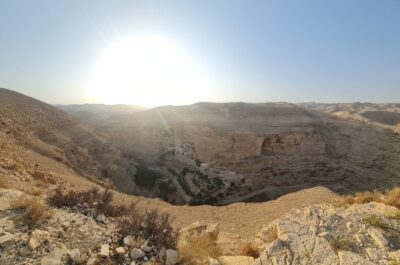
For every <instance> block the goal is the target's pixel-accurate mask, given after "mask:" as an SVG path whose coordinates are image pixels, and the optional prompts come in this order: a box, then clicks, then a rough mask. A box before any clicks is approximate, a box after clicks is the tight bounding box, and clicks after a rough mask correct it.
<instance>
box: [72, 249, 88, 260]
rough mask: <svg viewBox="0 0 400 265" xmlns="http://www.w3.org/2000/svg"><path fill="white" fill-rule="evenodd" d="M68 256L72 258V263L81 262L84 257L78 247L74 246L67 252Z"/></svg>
mask: <svg viewBox="0 0 400 265" xmlns="http://www.w3.org/2000/svg"><path fill="white" fill-rule="evenodd" d="M69 258H70V259H71V260H72V263H73V264H83V263H84V262H85V261H86V259H85V257H84V256H82V255H81V252H80V251H79V249H78V248H74V249H73V250H71V251H70V252H69Z"/></svg>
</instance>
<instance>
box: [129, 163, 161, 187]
mask: <svg viewBox="0 0 400 265" xmlns="http://www.w3.org/2000/svg"><path fill="white" fill-rule="evenodd" d="M158 179H160V175H159V174H158V173H157V172H155V171H154V170H151V169H149V168H147V167H146V166H145V165H139V167H138V168H137V172H136V175H135V183H136V184H137V185H139V186H140V187H143V188H145V189H153V188H154V187H155V185H156V181H157V180H158Z"/></svg>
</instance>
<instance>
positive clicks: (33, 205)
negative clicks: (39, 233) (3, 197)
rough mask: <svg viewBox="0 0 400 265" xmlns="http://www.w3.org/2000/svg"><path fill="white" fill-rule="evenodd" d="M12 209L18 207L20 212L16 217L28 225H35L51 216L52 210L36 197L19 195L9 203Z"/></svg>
mask: <svg viewBox="0 0 400 265" xmlns="http://www.w3.org/2000/svg"><path fill="white" fill-rule="evenodd" d="M11 207H12V208H13V209H19V210H21V211H22V214H21V215H20V216H19V217H18V218H17V219H16V220H17V221H20V222H22V223H24V224H27V225H28V226H29V227H31V228H32V227H35V226H38V225H40V224H41V223H43V222H44V221H46V220H47V219H49V218H50V217H51V216H52V214H53V213H52V211H51V210H50V209H49V207H47V205H45V204H43V203H42V202H41V201H40V200H39V199H37V198H29V197H28V196H25V195H21V196H19V197H17V198H16V199H14V201H12V203H11Z"/></svg>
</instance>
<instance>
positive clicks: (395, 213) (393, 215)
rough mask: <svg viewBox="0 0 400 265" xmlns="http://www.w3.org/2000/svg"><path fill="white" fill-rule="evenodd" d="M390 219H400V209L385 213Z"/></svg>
mask: <svg viewBox="0 0 400 265" xmlns="http://www.w3.org/2000/svg"><path fill="white" fill-rule="evenodd" d="M385 217H386V218H388V219H394V220H400V211H392V212H388V213H386V214H385Z"/></svg>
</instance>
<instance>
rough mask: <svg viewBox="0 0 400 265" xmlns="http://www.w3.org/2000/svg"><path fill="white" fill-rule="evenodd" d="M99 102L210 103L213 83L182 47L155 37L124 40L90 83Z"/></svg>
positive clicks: (103, 58)
mask: <svg viewBox="0 0 400 265" xmlns="http://www.w3.org/2000/svg"><path fill="white" fill-rule="evenodd" d="M90 87H91V93H92V97H93V99H94V100H95V101H96V102H101V103H106V104H117V103H127V104H140V105H144V106H158V105H168V104H171V105H182V104H190V103H194V102H197V101H202V100H207V99H208V98H209V97H210V93H211V91H212V90H211V88H210V82H209V80H208V79H207V77H206V75H205V74H204V73H203V72H202V71H201V69H200V68H199V67H198V66H197V65H196V64H195V63H194V62H193V60H192V59H191V58H190V57H189V56H188V55H187V54H186V53H185V52H184V51H183V50H182V49H180V48H179V47H177V46H176V45H174V44H173V43H171V42H169V41H167V40H165V39H163V38H160V37H158V36H153V35H144V36H137V37H132V38H129V39H125V40H121V41H119V42H117V43H114V44H113V45H111V46H110V47H109V48H108V49H107V50H106V51H105V52H104V53H103V54H102V55H101V57H100V60H99V63H98V65H97V67H96V68H95V70H94V73H93V75H92V80H91V84H90Z"/></svg>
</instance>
